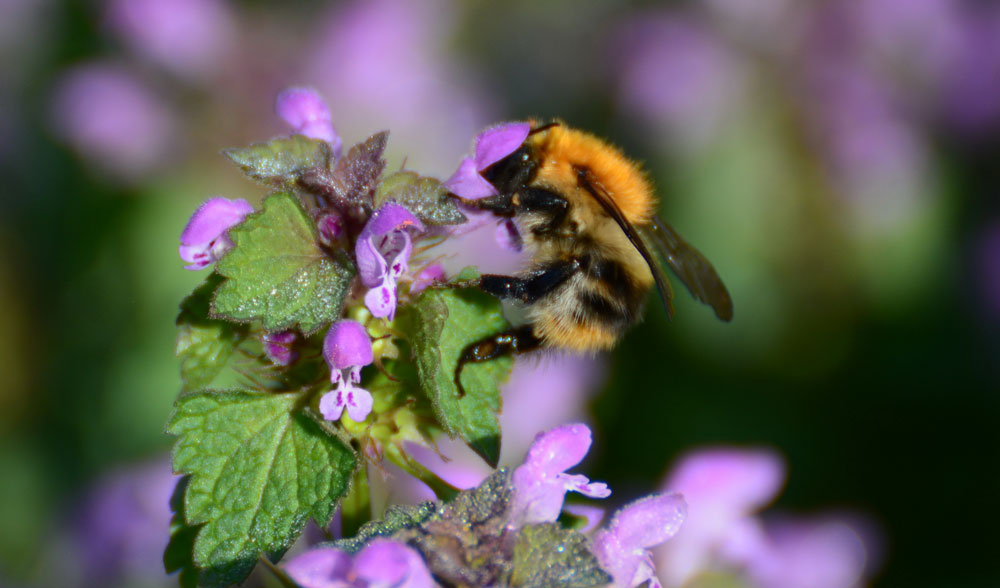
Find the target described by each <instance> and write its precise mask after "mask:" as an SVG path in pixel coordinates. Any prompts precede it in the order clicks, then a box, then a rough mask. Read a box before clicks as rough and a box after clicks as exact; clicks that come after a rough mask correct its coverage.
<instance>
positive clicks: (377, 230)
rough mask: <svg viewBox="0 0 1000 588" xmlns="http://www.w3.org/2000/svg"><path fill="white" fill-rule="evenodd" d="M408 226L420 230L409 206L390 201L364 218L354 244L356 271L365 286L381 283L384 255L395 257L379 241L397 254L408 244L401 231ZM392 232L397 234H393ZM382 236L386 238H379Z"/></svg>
mask: <svg viewBox="0 0 1000 588" xmlns="http://www.w3.org/2000/svg"><path fill="white" fill-rule="evenodd" d="M410 228H413V229H416V230H418V231H423V230H424V225H423V224H422V223H421V222H420V219H418V218H417V217H415V216H414V215H413V213H411V212H410V211H409V210H407V209H406V208H404V207H402V206H400V205H398V204H395V203H391V202H390V203H388V204H386V205H384V206H382V207H381V208H379V209H378V210H376V211H375V212H374V213H373V214H372V216H371V218H369V219H368V223H367V224H366V225H365V227H364V228H363V229H362V230H361V234H360V235H358V240H357V244H356V245H355V248H354V256H355V258H356V260H357V262H358V274H359V275H360V276H361V282H362V283H363V284H364V285H365V286H367V287H369V288H374V287H375V286H378V285H379V284H381V283H382V280H383V277H384V276H385V272H386V270H387V267H388V261H387V259H388V258H390V257H396V255H386V251H385V250H383V249H382V247H380V245H382V244H383V243H384V244H385V245H386V246H388V248H389V249H392V250H394V251H395V252H396V253H397V254H398V252H399V251H405V252H406V253H407V254H408V253H409V251H410V249H409V248H410V247H411V245H410V244H409V236H408V235H407V234H406V233H405V231H406V229H410ZM394 233H398V235H396V236H394V235H393V234H394ZM386 236H388V238H387V239H385V240H383V239H381V238H382V237H386Z"/></svg>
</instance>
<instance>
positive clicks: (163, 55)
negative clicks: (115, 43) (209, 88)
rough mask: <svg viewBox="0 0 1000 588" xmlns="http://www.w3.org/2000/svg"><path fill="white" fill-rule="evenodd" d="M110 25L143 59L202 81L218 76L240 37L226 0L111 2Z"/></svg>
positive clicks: (134, 0) (109, 10)
mask: <svg viewBox="0 0 1000 588" xmlns="http://www.w3.org/2000/svg"><path fill="white" fill-rule="evenodd" d="M107 22H108V26H109V27H110V28H111V30H112V31H113V32H115V33H116V34H118V35H119V36H120V37H122V39H123V40H124V41H125V42H126V43H127V44H128V45H129V46H130V47H131V48H132V49H133V50H134V51H135V52H136V53H138V54H139V55H141V56H143V57H145V58H146V59H149V60H150V61H152V62H153V63H156V64H158V65H161V66H163V67H165V68H167V69H169V70H171V71H172V72H173V73H175V74H178V75H181V76H184V77H187V78H194V79H198V80H202V81H208V77H209V76H211V75H212V74H214V73H215V71H216V70H217V68H218V67H219V65H220V64H221V62H222V60H223V58H224V57H225V54H226V53H227V52H228V51H229V49H230V45H231V44H232V42H233V37H234V23H233V16H232V15H231V14H230V12H229V7H228V5H227V4H226V3H225V2H223V1H221V0H111V1H110V2H109V4H108V11H107Z"/></svg>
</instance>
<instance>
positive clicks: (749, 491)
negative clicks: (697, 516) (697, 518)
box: [664, 448, 785, 514]
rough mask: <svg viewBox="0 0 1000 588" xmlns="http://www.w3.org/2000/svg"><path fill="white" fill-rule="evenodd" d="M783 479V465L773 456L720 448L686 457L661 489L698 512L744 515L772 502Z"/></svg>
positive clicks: (768, 452) (769, 453)
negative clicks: (673, 493)
mask: <svg viewBox="0 0 1000 588" xmlns="http://www.w3.org/2000/svg"><path fill="white" fill-rule="evenodd" d="M784 479H785V467H784V463H783V462H782V460H781V457H780V456H778V455H777V454H776V453H774V452H771V451H766V450H742V449H724V448H720V449H708V450H703V451H698V452H694V453H691V454H688V456H687V457H685V458H684V459H683V460H682V461H681V462H680V463H679V464H678V465H677V466H676V467H675V468H674V470H673V473H672V475H671V476H670V478H669V480H668V481H667V483H666V484H665V485H664V487H665V488H669V489H670V490H672V491H676V492H680V493H682V494H684V496H685V497H686V499H687V500H688V502H689V503H690V504H692V505H698V507H699V509H700V510H701V509H704V508H711V509H712V510H713V511H719V510H724V511H726V512H733V513H740V514H746V513H750V512H752V511H755V510H757V509H759V508H761V507H762V506H764V505H765V504H767V503H768V502H770V501H772V500H774V498H775V496H777V494H778V491H779V490H780V489H781V486H782V484H783V483H784ZM703 504H704V507H702V505H703Z"/></svg>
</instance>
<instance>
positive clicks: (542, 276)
mask: <svg viewBox="0 0 1000 588" xmlns="http://www.w3.org/2000/svg"><path fill="white" fill-rule="evenodd" d="M579 270H580V261H579V260H577V259H571V260H566V261H559V262H556V263H554V264H550V265H548V266H545V267H542V268H539V269H536V270H533V271H532V272H531V273H529V274H528V275H527V276H524V277H521V276H498V275H496V274H483V275H481V276H479V279H478V280H477V282H478V283H476V284H474V285H475V286H477V287H479V289H480V290H482V291H484V292H487V293H489V294H492V295H494V296H496V297H497V298H501V299H512V300H520V301H521V302H523V303H525V304H531V303H532V302H535V301H536V300H538V299H539V298H542V297H544V296H545V295H547V294H549V293H550V292H552V291H553V290H555V289H556V288H558V287H559V286H561V285H562V284H564V283H565V282H566V280H568V279H569V278H570V277H572V276H573V274H575V273H576V272H577V271H579Z"/></svg>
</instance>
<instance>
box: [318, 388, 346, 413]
mask: <svg viewBox="0 0 1000 588" xmlns="http://www.w3.org/2000/svg"><path fill="white" fill-rule="evenodd" d="M346 405H347V402H346V401H345V400H344V391H343V389H342V388H340V387H338V388H337V389H336V390H330V391H329V392H327V393H326V394H324V395H323V397H322V398H320V399H319V412H320V414H322V415H323V418H324V419H326V420H328V421H339V420H340V417H341V415H343V414H344V406H346Z"/></svg>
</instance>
